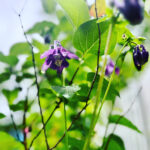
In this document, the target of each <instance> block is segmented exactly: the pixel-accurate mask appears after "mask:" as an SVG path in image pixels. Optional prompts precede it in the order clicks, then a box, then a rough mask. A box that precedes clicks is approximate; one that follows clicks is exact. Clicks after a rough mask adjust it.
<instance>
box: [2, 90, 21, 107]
mask: <svg viewBox="0 0 150 150" xmlns="http://www.w3.org/2000/svg"><path fill="white" fill-rule="evenodd" d="M20 90H21V89H20V88H16V89H14V90H12V91H11V90H6V89H3V90H2V93H3V94H4V95H5V97H6V98H7V100H8V101H9V104H12V103H13V101H14V100H15V99H16V98H17V96H18V93H19V91H20Z"/></svg>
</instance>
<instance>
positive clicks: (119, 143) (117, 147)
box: [100, 134, 125, 150]
mask: <svg viewBox="0 0 150 150" xmlns="http://www.w3.org/2000/svg"><path fill="white" fill-rule="evenodd" d="M108 140H109V142H108V143H109V144H108V145H107V144H106V143H107V141H108ZM106 145H107V146H108V147H107V150H125V146H124V143H123V140H122V139H121V138H120V137H119V136H117V135H115V134H111V135H109V136H108V137H107V138H105V139H104V143H103V146H102V148H100V150H104V149H105V148H106Z"/></svg>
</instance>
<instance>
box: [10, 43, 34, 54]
mask: <svg viewBox="0 0 150 150" xmlns="http://www.w3.org/2000/svg"><path fill="white" fill-rule="evenodd" d="M10 54H11V55H14V56H18V55H24V54H27V55H30V54H31V47H30V46H29V44H28V43H17V44H14V45H13V46H12V47H11V49H10Z"/></svg>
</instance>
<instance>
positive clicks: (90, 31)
mask: <svg viewBox="0 0 150 150" xmlns="http://www.w3.org/2000/svg"><path fill="white" fill-rule="evenodd" d="M109 24H110V20H106V21H103V22H101V23H99V25H100V30H101V50H100V54H101V55H103V54H104V50H105V46H106V41H107V36H108V27H109ZM111 39H112V40H111V41H110V43H109V48H108V49H109V51H108V54H110V53H112V52H113V50H114V48H115V46H116V42H117V32H116V29H115V27H113V31H112V34H111ZM73 44H74V47H75V48H76V49H77V50H80V51H81V52H83V53H85V52H90V53H94V54H97V51H98V45H99V32H98V25H97V23H96V20H91V21H88V22H86V23H84V24H82V25H81V26H80V27H79V28H78V29H77V31H76V32H75V34H74V37H73Z"/></svg>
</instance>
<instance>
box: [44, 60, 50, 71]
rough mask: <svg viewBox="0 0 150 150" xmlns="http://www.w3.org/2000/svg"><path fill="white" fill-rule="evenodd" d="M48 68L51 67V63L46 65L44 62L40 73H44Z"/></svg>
mask: <svg viewBox="0 0 150 150" xmlns="http://www.w3.org/2000/svg"><path fill="white" fill-rule="evenodd" d="M50 66H51V62H50V63H49V64H48V65H47V63H46V62H44V64H43V66H42V71H43V72H45V71H46V70H47V69H48V68H49V67H50Z"/></svg>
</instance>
